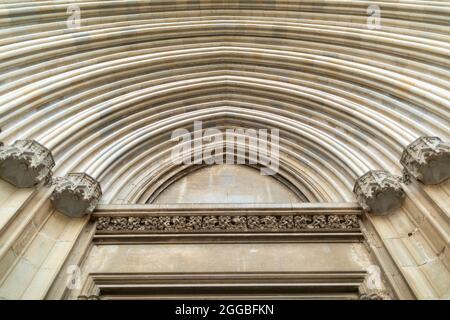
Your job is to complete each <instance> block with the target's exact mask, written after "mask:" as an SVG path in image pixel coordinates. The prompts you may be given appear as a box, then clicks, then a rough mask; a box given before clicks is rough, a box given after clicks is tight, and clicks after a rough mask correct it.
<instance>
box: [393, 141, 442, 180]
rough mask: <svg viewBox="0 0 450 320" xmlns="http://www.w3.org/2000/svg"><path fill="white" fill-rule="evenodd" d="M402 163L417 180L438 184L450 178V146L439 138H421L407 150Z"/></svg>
mask: <svg viewBox="0 0 450 320" xmlns="http://www.w3.org/2000/svg"><path fill="white" fill-rule="evenodd" d="M400 163H401V164H402V165H403V167H404V168H405V171H406V172H407V173H408V174H409V175H411V176H413V177H414V178H415V179H417V180H419V181H421V182H423V183H425V184H438V183H440V182H442V181H444V180H446V179H448V178H449V177H450V144H449V143H446V142H443V141H442V140H441V139H440V138H438V137H420V138H418V139H416V140H415V141H414V142H413V143H411V144H410V145H408V146H407V147H406V148H405V150H404V151H403V153H402V157H401V159H400Z"/></svg>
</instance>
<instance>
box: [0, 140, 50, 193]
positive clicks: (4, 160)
mask: <svg viewBox="0 0 450 320" xmlns="http://www.w3.org/2000/svg"><path fill="white" fill-rule="evenodd" d="M54 166H55V162H54V160H53V156H52V154H51V152H50V150H48V149H47V148H46V147H44V146H43V145H41V144H40V143H38V142H37V141H34V140H17V141H15V142H14V143H13V144H12V145H9V146H5V145H2V144H0V178H2V179H3V180H5V181H8V182H9V183H11V184H13V185H14V186H16V187H19V188H30V187H33V186H35V185H37V184H39V183H41V182H45V181H49V180H50V179H51V175H52V169H53V167H54Z"/></svg>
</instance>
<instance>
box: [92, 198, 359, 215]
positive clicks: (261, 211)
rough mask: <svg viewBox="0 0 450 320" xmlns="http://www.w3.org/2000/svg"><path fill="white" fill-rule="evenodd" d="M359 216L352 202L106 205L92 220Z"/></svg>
mask: <svg viewBox="0 0 450 320" xmlns="http://www.w3.org/2000/svg"><path fill="white" fill-rule="evenodd" d="M297 214H308V215H316V214H317V215H320V214H333V215H348V214H352V215H361V214H362V208H361V207H360V206H359V204H358V203H356V202H345V203H344V202H342V203H341V202H336V203H334V202H323V203H274V204H271V203H269V204H266V203H265V204H158V205H153V204H113V205H111V204H108V205H104V204H103V205H98V206H97V208H96V209H95V211H94V213H93V215H92V217H93V218H94V219H95V218H98V217H101V216H111V217H112V216H127V217H131V216H136V217H142V216H163V215H164V216H172V215H174V216H178V215H216V216H218V215H229V216H234V215H238V216H250V215H277V216H282V215H297Z"/></svg>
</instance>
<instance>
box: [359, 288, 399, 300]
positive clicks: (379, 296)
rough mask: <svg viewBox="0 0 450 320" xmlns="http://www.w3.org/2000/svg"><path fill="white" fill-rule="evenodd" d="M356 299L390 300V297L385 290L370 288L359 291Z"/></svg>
mask: <svg viewBox="0 0 450 320" xmlns="http://www.w3.org/2000/svg"><path fill="white" fill-rule="evenodd" d="M358 300H392V297H391V295H390V294H389V292H387V291H386V290H372V291H368V292H361V293H360V294H359V297H358Z"/></svg>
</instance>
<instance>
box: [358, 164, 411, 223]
mask: <svg viewBox="0 0 450 320" xmlns="http://www.w3.org/2000/svg"><path fill="white" fill-rule="evenodd" d="M400 181H401V177H399V176H395V175H393V174H391V173H389V172H387V171H385V170H371V171H368V172H366V173H365V174H364V175H362V176H361V177H360V178H358V179H357V180H356V183H355V186H354V188H353V192H354V193H355V195H356V198H357V200H358V202H359V204H360V205H361V206H362V208H363V209H364V211H366V212H371V213H375V214H387V213H389V212H390V211H392V210H395V209H397V208H399V207H400V206H401V205H402V203H403V201H404V198H405V192H404V191H403V189H402V187H401V184H400Z"/></svg>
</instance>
